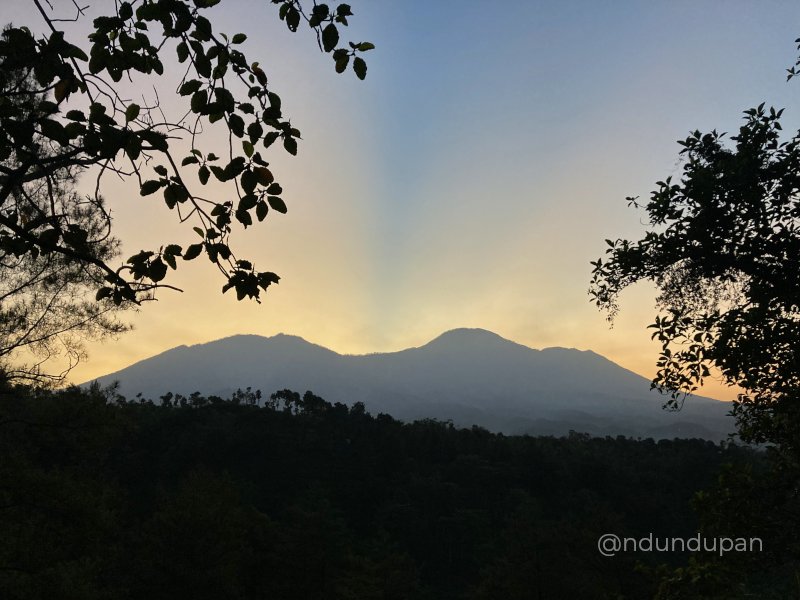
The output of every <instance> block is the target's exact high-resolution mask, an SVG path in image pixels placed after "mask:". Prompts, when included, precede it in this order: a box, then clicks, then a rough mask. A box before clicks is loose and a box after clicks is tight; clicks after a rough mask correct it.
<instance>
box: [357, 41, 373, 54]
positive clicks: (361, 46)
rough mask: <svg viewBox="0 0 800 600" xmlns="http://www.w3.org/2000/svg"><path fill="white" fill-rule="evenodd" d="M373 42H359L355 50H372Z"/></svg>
mask: <svg viewBox="0 0 800 600" xmlns="http://www.w3.org/2000/svg"><path fill="white" fill-rule="evenodd" d="M374 49H375V44H373V43H372V42H361V43H360V44H356V50H358V51H359V52H366V51H367V50H374Z"/></svg>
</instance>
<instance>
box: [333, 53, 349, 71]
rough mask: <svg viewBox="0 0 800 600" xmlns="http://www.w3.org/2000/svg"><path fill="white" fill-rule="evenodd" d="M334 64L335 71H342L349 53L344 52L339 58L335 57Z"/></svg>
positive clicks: (347, 60) (345, 67) (345, 66)
mask: <svg viewBox="0 0 800 600" xmlns="http://www.w3.org/2000/svg"><path fill="white" fill-rule="evenodd" d="M334 60H336V64H335V69H336V72H337V73H344V72H345V70H346V69H347V65H348V64H349V63H350V55H349V54H347V52H346V51H345V53H344V54H343V55H342V56H341V57H340V58H335V59H334Z"/></svg>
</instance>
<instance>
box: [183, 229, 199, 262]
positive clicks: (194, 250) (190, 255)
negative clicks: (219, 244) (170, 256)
mask: <svg viewBox="0 0 800 600" xmlns="http://www.w3.org/2000/svg"><path fill="white" fill-rule="evenodd" d="M201 234H202V232H201ZM202 251H203V244H202V242H201V243H199V244H192V245H191V246H189V247H188V248H186V252H184V253H183V260H194V259H195V258H197V257H198V256H200V253H201V252H202Z"/></svg>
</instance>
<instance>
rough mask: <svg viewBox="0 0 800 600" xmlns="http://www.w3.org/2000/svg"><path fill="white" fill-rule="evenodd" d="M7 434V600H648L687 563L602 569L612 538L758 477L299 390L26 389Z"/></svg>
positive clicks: (755, 462) (3, 521)
mask: <svg viewBox="0 0 800 600" xmlns="http://www.w3.org/2000/svg"><path fill="white" fill-rule="evenodd" d="M0 433H1V434H2V435H0V455H2V456H3V458H4V460H3V461H1V462H0V481H2V485H0V539H3V540H4V544H2V545H0V595H2V597H4V598H56V597H57V598H81V599H87V598H88V599H91V598H154V599H159V598H164V599H166V598H170V599H172V598H176V597H193V598H234V597H243V598H253V599H257V598H281V599H287V600H291V599H292V598H298V599H299V598H333V599H336V598H359V599H361V598H375V599H378V598H380V599H393V600H394V599H396V600H400V599H404V598H406V599H414V600H416V599H420V598H421V599H425V598H430V599H434V598H435V599H456V598H459V599H468V598H469V599H472V598H475V599H477V598H481V599H484V598H504V599H505V598H509V599H511V598H559V599H560V598H578V597H580V598H612V597H613V598H651V597H653V595H654V594H655V593H656V591H657V589H658V586H659V584H660V578H661V577H662V571H659V565H660V564H661V563H666V564H667V565H668V566H669V567H670V569H674V568H675V567H678V566H680V565H681V564H683V563H684V562H685V560H686V557H685V556H681V555H679V554H678V555H665V554H646V553H643V554H627V555H625V554H621V555H619V556H616V557H614V558H604V557H602V556H600V555H599V554H598V552H597V547H596V543H597V538H598V537H599V536H600V535H601V534H604V533H609V532H614V533H618V534H619V535H631V536H642V535H646V534H648V533H651V532H652V533H653V534H654V535H662V536H670V537H672V536H688V535H693V534H694V533H695V532H696V531H697V527H698V523H697V522H696V519H695V518H694V516H693V514H692V512H691V510H690V508H689V502H690V499H691V498H692V495H693V493H694V492H695V490H697V489H702V488H704V487H708V486H712V485H713V482H714V477H715V474H716V473H717V472H718V471H719V469H720V467H721V466H722V465H723V464H726V463H729V464H731V465H733V466H732V467H731V468H732V470H733V471H734V472H740V471H741V468H742V465H751V466H752V468H753V469H759V468H761V467H760V464H761V462H762V461H761V460H760V458H759V455H758V454H756V453H754V452H753V451H751V450H748V449H746V448H742V447H737V446H735V445H732V444H714V443H711V442H706V441H701V440H674V441H659V442H655V441H653V440H640V441H636V440H632V439H626V438H622V437H618V438H591V437H589V436H587V435H582V434H572V435H570V436H569V437H568V438H561V439H556V438H533V437H506V436H503V435H499V434H492V433H489V432H488V431H486V430H484V429H481V428H479V427H474V428H472V429H457V428H455V427H453V426H452V425H451V424H448V423H442V422H438V421H432V420H424V421H418V422H415V423H409V424H404V423H401V422H399V421H396V420H394V419H393V418H391V417H390V416H388V415H378V416H372V415H370V414H369V413H368V412H367V411H366V410H365V408H364V406H363V405H357V406H353V407H348V406H345V405H343V404H338V403H337V404H331V403H328V402H326V401H325V400H323V399H322V398H319V397H318V396H315V395H314V394H312V393H310V392H308V393H306V394H304V395H302V396H301V395H300V394H297V393H295V392H292V391H289V390H284V391H281V392H278V393H276V394H274V395H273V396H272V397H271V398H270V399H268V400H266V401H263V402H262V401H259V398H258V394H257V393H255V392H252V391H243V392H240V393H238V394H237V395H236V396H235V397H234V398H233V399H232V400H223V399H221V398H218V397H213V396H212V397H204V396H200V395H199V394H194V395H192V396H190V397H181V396H173V395H168V396H165V398H164V401H163V402H160V403H158V404H154V403H151V402H144V401H134V402H130V401H126V400H124V399H122V398H120V397H116V396H115V394H114V393H113V391H111V392H101V391H100V390H98V389H94V390H90V391H86V392H81V391H79V390H77V389H70V390H66V391H62V392H49V393H44V392H37V393H32V392H29V391H26V390H24V389H21V388H17V389H16V390H7V391H6V392H5V393H3V394H2V397H1V398H0ZM730 527H733V528H734V529H736V527H737V526H734V525H733V524H731V523H729V528H728V529H727V530H726V535H736V533H737V531H738V530H737V531H732V530H731V529H730ZM765 544H766V542H765ZM668 572H669V573H670V574H673V573H674V570H669V569H668ZM751 578H752V579H753V581H752V582H749V581H748V582H746V585H749V586H751V587H752V586H754V585H756V584H758V585H761V584H762V583H764V581H766V583H767V584H769V585H770V586H771V588H770V589H773V590H778V589H783V588H781V587H780V586H782V585H783V581H782V580H777V579H776V580H772V579H770V578H764V577H761V578H759V576H758V573H755V574H754V575H752V577H751ZM762 597H763V598H768V597H770V596H768V595H764V596H762ZM776 597H785V596H776Z"/></svg>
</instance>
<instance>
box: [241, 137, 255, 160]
mask: <svg viewBox="0 0 800 600" xmlns="http://www.w3.org/2000/svg"><path fill="white" fill-rule="evenodd" d="M242 150H244V153H245V154H246V155H247V158H250V157H251V156H253V152H255V151H256V149H255V148H254V147H253V143H252V142H250V141H248V140H243V141H242Z"/></svg>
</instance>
